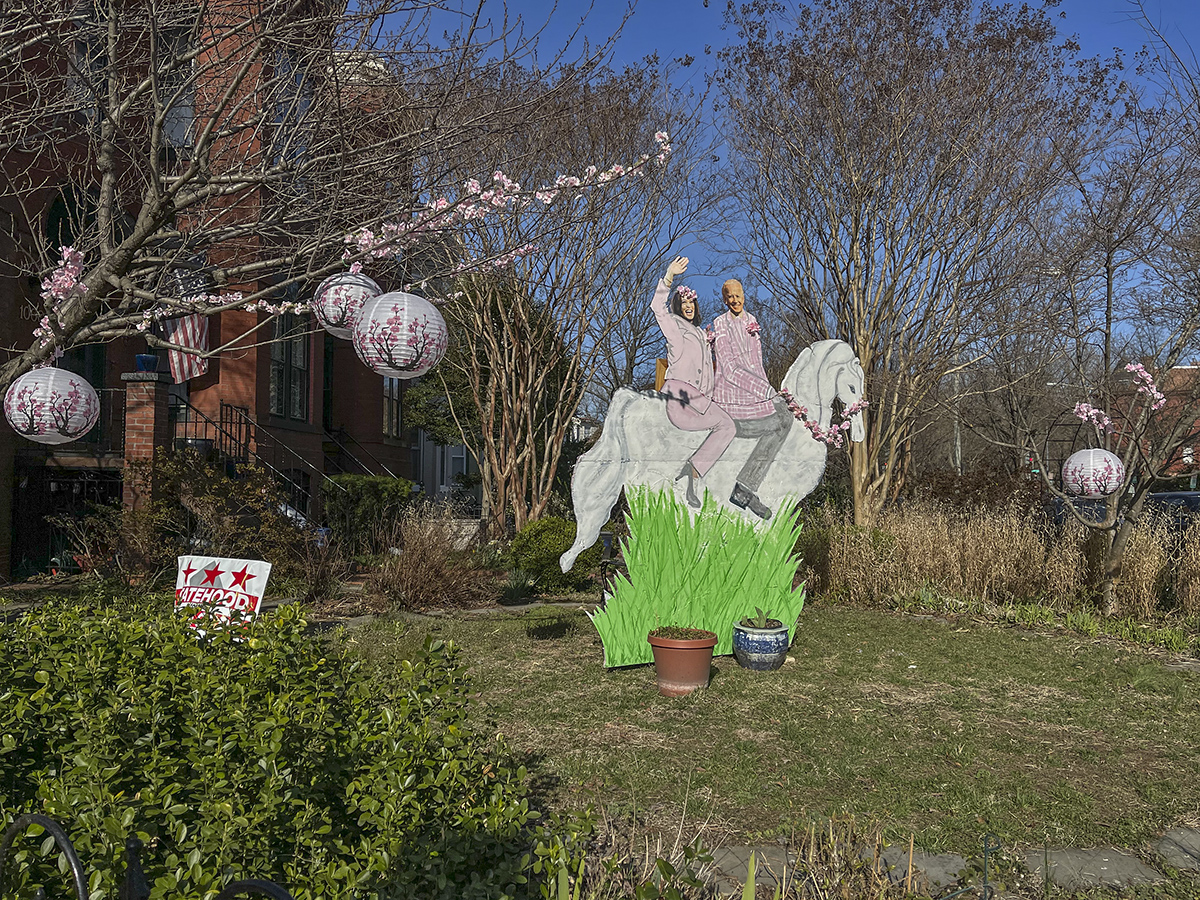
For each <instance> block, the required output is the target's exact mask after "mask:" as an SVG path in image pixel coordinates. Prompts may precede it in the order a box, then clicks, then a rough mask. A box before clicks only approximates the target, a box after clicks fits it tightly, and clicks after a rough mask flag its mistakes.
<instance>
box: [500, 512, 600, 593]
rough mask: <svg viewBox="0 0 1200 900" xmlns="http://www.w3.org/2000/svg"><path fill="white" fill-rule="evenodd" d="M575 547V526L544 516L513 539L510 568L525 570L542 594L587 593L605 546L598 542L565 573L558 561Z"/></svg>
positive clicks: (571, 523) (510, 549)
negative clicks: (578, 591) (580, 591)
mask: <svg viewBox="0 0 1200 900" xmlns="http://www.w3.org/2000/svg"><path fill="white" fill-rule="evenodd" d="M574 543H575V523H574V522H570V521H568V520H567V519H560V518H558V517H557V516H543V517H542V518H540V519H538V520H537V521H536V522H530V523H529V524H528V525H526V526H525V527H524V528H522V529H521V530H520V532H519V533H518V534H517V536H516V537H514V538H513V541H512V546H510V547H509V551H508V554H509V560H510V568H513V569H521V570H522V571H524V572H527V573H528V574H529V575H530V576H532V577H533V579H534V581H535V583H536V585H537V592H538V593H539V594H554V593H564V592H567V591H577V590H586V589H588V588H590V587H591V586H592V582H591V576H592V575H593V574H594V573H595V571H596V569H597V568H598V567H599V566H600V554H601V553H602V552H603V544H601V542H600V541H596V543H594V544H593V545H592V546H591V547H589V548H588V549H587V550H584V551H583V552H582V553H581V554H579V558H578V559H576V560H575V565H574V566H573V567H572V569H571V571H570V572H566V573H564V572H563V570H562V568H561V567H560V566H559V564H558V558H559V557H560V556H562V555H563V554H564V553H566V552H567V551H568V550H569V549H571V545H572V544H574Z"/></svg>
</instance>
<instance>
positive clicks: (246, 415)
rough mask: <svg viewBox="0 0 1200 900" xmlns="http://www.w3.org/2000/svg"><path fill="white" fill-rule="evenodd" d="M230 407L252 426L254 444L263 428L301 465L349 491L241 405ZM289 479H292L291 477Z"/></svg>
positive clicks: (344, 490)
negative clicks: (255, 418)
mask: <svg viewBox="0 0 1200 900" xmlns="http://www.w3.org/2000/svg"><path fill="white" fill-rule="evenodd" d="M228 408H229V409H231V410H232V411H233V413H234V415H236V416H240V417H241V418H242V419H243V420H244V421H245V423H246V424H247V425H249V426H250V433H251V434H252V435H253V436H254V445H255V446H256V447H257V446H258V445H259V443H260V442H259V438H258V432H259V429H261V430H262V431H264V432H266V435H267V437H268V438H270V439H271V440H272V441H274V442H275V444H276V445H277V446H279V447H282V448H283V449H284V450H286V451H287V452H288V453H290V454H291V455H292V457H293V458H295V459H296V460H298V461H299V462H300V463H301V465H304V466H306V467H308V468H309V469H312V470H313V471H314V472H316V473H317V474H318V475H320V476H321V477H322V478H323V479H325V480H326V481H328V482H329V483H330V484H332V485H333V486H334V487H336V488H337V489H338V490H339V491H341V492H342V493H343V494H344V493H347V491H346V489H345V488H344V487H342V486H341V485H340V484H338V483H337V482H336V481H334V480H333V479H332V478H330V477H329V476H328V475H326V474H325V473H324V472H322V471H321V470H320V469H318V468H317V467H316V466H314V465H313V464H312V463H310V462H309V461H308V460H307V459H305V458H304V457H303V456H301V455H300V454H299V453H297V452H296V451H295V450H293V449H292V448H291V447H289V446H288V445H287V444H285V443H284V442H283V441H281V440H279V438H277V437H276V436H275V435H274V434H272V433H271V431H270V429H268V428H266V427H264V426H262V425H259V424H258V423H257V422H255V421H254V420H253V419H252V418H250V415H249V413H247V412H245V411H243V410H242V408H241V407H239V406H230V407H228ZM202 415H203V414H202ZM254 458H255V459H261V457H260V456H259V455H258V454H257V453H255V454H254ZM265 464H266V463H264V465H265ZM272 470H273V471H277V470H275V469H274V467H272ZM283 477H286V476H283ZM288 480H289V481H291V479H290V478H289V479H288ZM293 483H294V482H293Z"/></svg>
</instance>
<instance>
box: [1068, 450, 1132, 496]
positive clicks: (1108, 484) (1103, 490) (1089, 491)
mask: <svg viewBox="0 0 1200 900" xmlns="http://www.w3.org/2000/svg"><path fill="white" fill-rule="evenodd" d="M1062 479H1063V490H1065V491H1066V492H1067V493H1068V494H1075V495H1077V496H1080V497H1088V498H1090V499H1093V500H1097V499H1099V498H1101V497H1106V496H1108V495H1109V494H1111V493H1112V492H1113V491H1115V490H1117V489H1118V488H1120V487H1121V485H1122V484H1123V483H1124V481H1125V467H1124V466H1123V465H1121V460H1120V458H1119V457H1118V456H1117V455H1116V454H1115V453H1109V452H1108V451H1107V450H1094V449H1093V450H1080V451H1079V452H1078V453H1072V454H1071V455H1070V456H1069V457H1067V461H1066V462H1065V463H1063V469H1062Z"/></svg>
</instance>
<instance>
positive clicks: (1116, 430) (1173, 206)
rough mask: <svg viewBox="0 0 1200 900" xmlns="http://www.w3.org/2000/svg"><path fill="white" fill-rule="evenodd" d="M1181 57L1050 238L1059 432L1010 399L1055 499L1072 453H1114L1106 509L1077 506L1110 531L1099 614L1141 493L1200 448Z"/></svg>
mask: <svg viewBox="0 0 1200 900" xmlns="http://www.w3.org/2000/svg"><path fill="white" fill-rule="evenodd" d="M1177 62H1178V59H1177V58H1175V57H1171V56H1169V55H1163V54H1160V55H1159V56H1158V58H1157V59H1156V60H1152V65H1153V66H1155V67H1157V68H1158V69H1159V71H1160V72H1161V73H1162V74H1163V76H1164V82H1163V83H1164V84H1165V85H1166V88H1167V89H1166V90H1165V91H1164V92H1163V94H1162V96H1160V97H1158V98H1156V99H1154V100H1149V101H1148V100H1144V99H1143V100H1140V101H1135V100H1131V101H1130V103H1129V106H1128V109H1127V110H1126V112H1125V114H1124V115H1122V116H1120V117H1119V118H1118V119H1116V120H1115V123H1114V127H1113V128H1112V129H1111V132H1110V135H1109V139H1108V141H1107V142H1106V144H1105V145H1104V146H1103V147H1102V148H1100V151H1099V152H1098V153H1097V154H1096V155H1094V156H1091V157H1089V158H1087V159H1085V160H1084V161H1083V162H1082V164H1080V165H1078V166H1075V167H1073V168H1072V169H1071V170H1070V185H1071V197H1072V202H1071V203H1070V205H1069V206H1068V207H1067V208H1066V209H1064V210H1063V216H1062V218H1060V219H1059V220H1058V221H1057V223H1054V224H1055V230H1054V231H1053V232H1052V233H1050V235H1049V236H1048V240H1047V242H1046V243H1047V246H1048V248H1049V249H1050V251H1051V253H1052V255H1051V256H1049V257H1048V258H1047V262H1046V264H1045V266H1044V269H1043V271H1046V272H1047V273H1049V275H1050V277H1051V280H1052V282H1053V283H1054V286H1055V290H1056V291H1057V293H1058V296H1060V297H1061V298H1062V301H1061V310H1062V318H1061V323H1060V329H1059V342H1058V348H1057V349H1058V350H1059V354H1058V357H1057V360H1058V371H1060V372H1061V373H1062V381H1061V382H1059V383H1058V384H1057V385H1056V388H1057V391H1056V393H1057V395H1058V397H1059V398H1060V403H1061V404H1062V405H1061V406H1060V408H1059V416H1058V418H1057V420H1056V422H1057V424H1056V425H1054V426H1052V427H1050V428H1045V427H1042V428H1039V427H1038V423H1037V422H1035V421H1033V420H1032V417H1031V416H1030V415H1029V409H1028V408H1027V407H1025V405H1024V404H1022V403H1021V402H1020V401H1019V399H1014V400H1010V408H1011V409H1012V410H1013V411H1014V416H1013V420H1014V422H1015V424H1016V426H1017V427H1016V436H1017V438H1018V440H1019V446H1021V447H1022V448H1023V449H1024V450H1025V451H1026V452H1028V453H1030V454H1031V455H1032V456H1033V457H1034V458H1035V459H1036V460H1037V461H1038V468H1039V469H1040V470H1041V472H1042V474H1043V477H1044V478H1045V479H1046V483H1047V486H1048V488H1049V489H1050V490H1051V491H1052V492H1053V493H1054V494H1055V495H1057V496H1058V497H1059V498H1060V500H1062V501H1064V502H1066V501H1069V500H1070V499H1071V498H1070V497H1069V496H1068V495H1067V494H1066V493H1065V492H1064V486H1063V485H1061V484H1059V483H1057V472H1058V469H1059V467H1060V466H1061V465H1062V461H1063V458H1064V457H1065V456H1066V455H1067V454H1069V453H1070V452H1071V451H1073V450H1080V449H1084V448H1085V447H1086V446H1096V447H1101V448H1104V449H1106V450H1109V451H1112V452H1114V453H1116V454H1117V455H1118V456H1119V457H1120V458H1121V461H1122V465H1123V469H1124V472H1125V480H1124V482H1123V483H1122V484H1121V486H1120V488H1119V489H1118V490H1116V491H1114V492H1112V493H1111V494H1110V495H1109V497H1108V500H1107V504H1106V512H1105V515H1104V516H1103V517H1101V518H1100V519H1098V520H1097V519H1096V518H1095V517H1094V516H1085V515H1081V514H1080V513H1079V512H1078V511H1075V512H1074V514H1075V515H1076V517H1077V518H1079V520H1080V521H1081V522H1083V523H1084V524H1085V525H1087V526H1088V527H1091V528H1094V529H1096V530H1098V531H1101V532H1103V533H1104V535H1105V537H1106V547H1105V556H1104V560H1103V571H1102V572H1101V573H1100V574H1101V581H1100V586H1101V596H1102V606H1103V609H1104V611H1105V612H1106V613H1107V614H1113V613H1116V612H1118V609H1117V604H1116V591H1115V587H1116V584H1117V582H1118V581H1119V580H1120V578H1121V571H1122V567H1123V564H1124V560H1125V551H1126V548H1127V546H1128V543H1129V538H1130V536H1131V534H1132V532H1133V529H1134V528H1135V527H1136V525H1137V523H1138V522H1139V520H1140V519H1141V517H1142V515H1143V511H1144V507H1145V502H1146V498H1147V496H1148V494H1149V493H1150V492H1152V491H1153V490H1155V489H1156V488H1157V487H1158V486H1159V485H1161V484H1163V482H1164V480H1169V479H1170V478H1172V477H1173V476H1175V477H1177V476H1178V475H1179V474H1180V473H1187V472H1190V471H1194V465H1193V464H1192V463H1193V460H1192V459H1189V457H1190V456H1192V454H1193V453H1194V448H1195V445H1196V444H1197V442H1198V441H1200V379H1198V378H1197V377H1196V375H1197V370H1196V369H1194V368H1190V367H1185V366H1184V364H1187V363H1195V362H1196V361H1197V360H1198V359H1200V228H1198V226H1200V222H1198V219H1197V216H1198V214H1200V168H1198V167H1197V166H1196V162H1195V160H1196V158H1197V155H1196V151H1197V149H1198V148H1197V141H1196V139H1197V136H1198V135H1200V120H1197V117H1196V113H1195V110H1196V103H1197V101H1198V100H1200V91H1197V90H1196V82H1195V81H1194V80H1193V78H1194V74H1193V73H1194V70H1190V69H1188V68H1187V67H1179V66H1177V65H1175V63H1177ZM1139 367H1141V368H1140V370H1139ZM1074 404H1082V405H1081V406H1079V407H1074ZM1073 407H1074V409H1072V408H1073ZM1067 508H1068V509H1074V508H1073V507H1071V506H1070V505H1069V504H1067Z"/></svg>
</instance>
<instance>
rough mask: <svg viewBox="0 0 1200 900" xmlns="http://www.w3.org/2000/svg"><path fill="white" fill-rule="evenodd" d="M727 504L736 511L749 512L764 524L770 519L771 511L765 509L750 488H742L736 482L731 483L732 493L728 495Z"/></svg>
mask: <svg viewBox="0 0 1200 900" xmlns="http://www.w3.org/2000/svg"><path fill="white" fill-rule="evenodd" d="M729 502H730V503H732V504H733V505H734V506H736V507H737V508H738V509H748V510H750V512H752V513H754V514H755V515H756V516H758V517H759V518H760V519H762V520H763V521H764V522H765V521H766V520H767V519H769V518H771V510H769V509H767V507H766V505H765V504H764V503H763V502H762V501H761V500H759V499H758V494H756V493H754V491H752V490H750V488H747V487H742V485H741V484H739V483H738V482H736V481H735V482H734V483H733V493H732V494H730V495H729Z"/></svg>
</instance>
